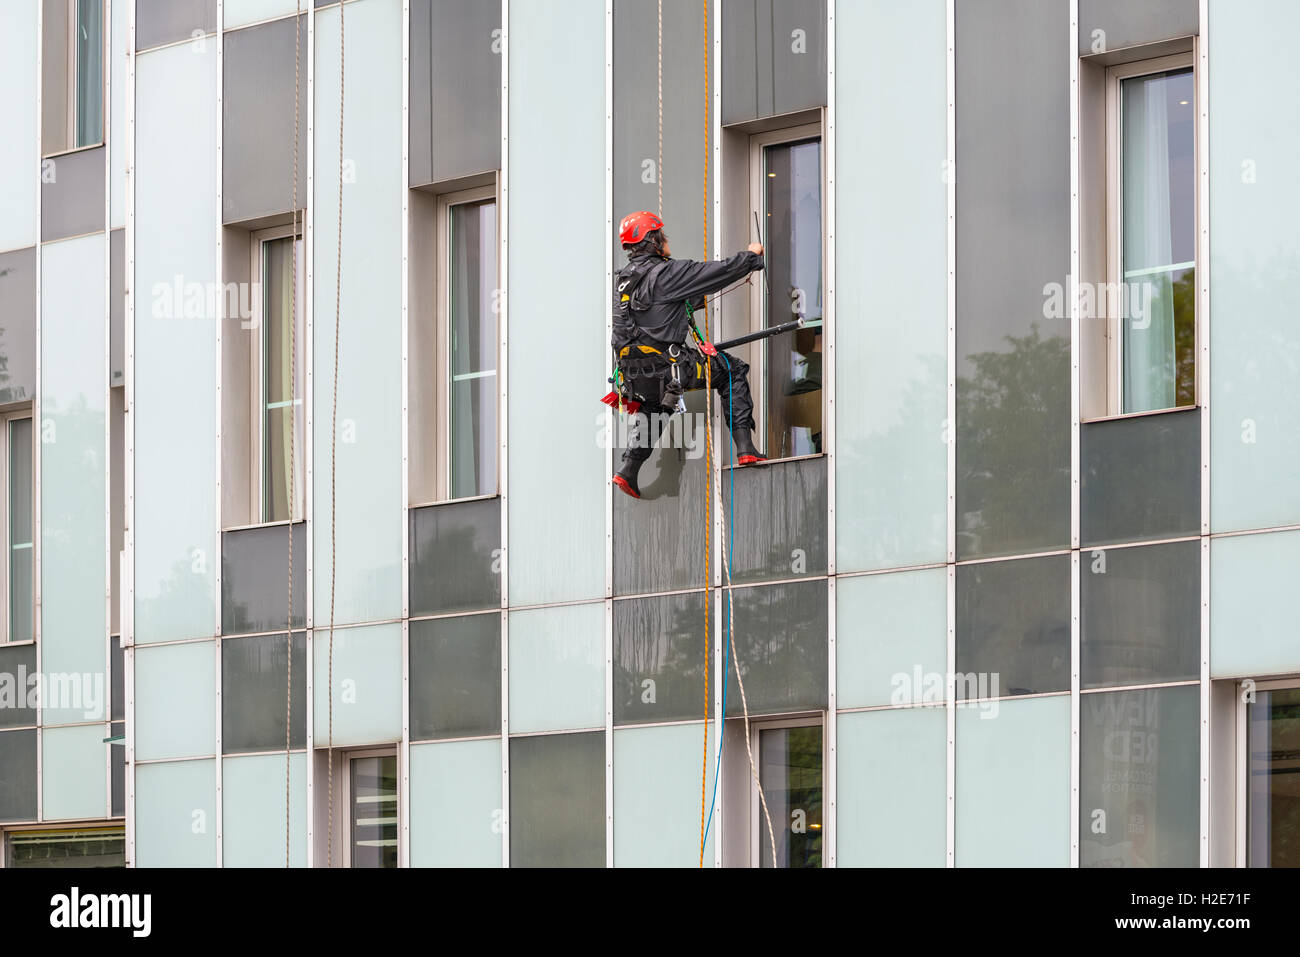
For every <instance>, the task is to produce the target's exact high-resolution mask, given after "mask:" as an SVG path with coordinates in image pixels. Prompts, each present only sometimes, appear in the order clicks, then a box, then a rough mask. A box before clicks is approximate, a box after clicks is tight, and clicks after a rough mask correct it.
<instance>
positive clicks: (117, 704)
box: [108, 635, 126, 721]
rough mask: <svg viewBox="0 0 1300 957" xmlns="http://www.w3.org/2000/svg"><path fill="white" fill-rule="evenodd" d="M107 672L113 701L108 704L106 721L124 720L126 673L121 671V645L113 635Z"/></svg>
mask: <svg viewBox="0 0 1300 957" xmlns="http://www.w3.org/2000/svg"><path fill="white" fill-rule="evenodd" d="M108 670H109V681H110V685H109V687H110V688H111V689H112V695H113V700H112V702H111V704H110V706H111V711H110V712H109V715H108V719H109V720H110V721H125V720H126V673H125V672H124V671H123V663H122V643H121V641H119V640H118V636H117V635H114V636H113V637H112V640H111V641H110V642H109V655H108Z"/></svg>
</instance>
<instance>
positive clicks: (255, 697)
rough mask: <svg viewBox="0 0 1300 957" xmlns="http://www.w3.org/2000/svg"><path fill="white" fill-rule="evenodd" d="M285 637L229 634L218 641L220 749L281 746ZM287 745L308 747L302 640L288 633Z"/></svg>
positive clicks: (229, 751) (237, 750)
mask: <svg viewBox="0 0 1300 957" xmlns="http://www.w3.org/2000/svg"><path fill="white" fill-rule="evenodd" d="M287 645H288V642H287V641H286V640H285V637H284V635H259V636H257V637H255V638H230V639H227V640H225V641H222V643H221V750H222V751H223V752H225V753H226V754H238V753H240V752H241V751H274V750H282V749H283V748H284V710H285V691H286V688H285V678H286V677H288V676H286V675H285V656H286V653H287V651H288V648H287ZM292 681H293V686H292V688H290V689H288V691H289V694H290V701H289V704H290V706H291V707H292V708H293V732H292V734H291V736H290V739H291V747H294V748H305V747H306V746H307V641H306V636H305V635H304V634H303V633H302V632H298V633H297V634H295V635H294V636H293V675H292Z"/></svg>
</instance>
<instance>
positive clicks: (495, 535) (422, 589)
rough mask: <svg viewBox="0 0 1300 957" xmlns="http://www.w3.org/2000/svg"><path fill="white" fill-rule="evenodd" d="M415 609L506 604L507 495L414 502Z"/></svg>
mask: <svg viewBox="0 0 1300 957" xmlns="http://www.w3.org/2000/svg"><path fill="white" fill-rule="evenodd" d="M410 514H411V539H410V548H411V593H410V594H411V614H413V615H437V614H444V613H446V612H451V611H478V610H481V609H484V608H499V607H501V500H500V499H499V498H491V499H483V500H480V501H476V502H450V503H447V504H444V505H431V506H428V507H426V508H413V509H411V511H410Z"/></svg>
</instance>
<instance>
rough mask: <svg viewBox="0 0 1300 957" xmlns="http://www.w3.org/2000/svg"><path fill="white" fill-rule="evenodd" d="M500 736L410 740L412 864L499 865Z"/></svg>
mask: <svg viewBox="0 0 1300 957" xmlns="http://www.w3.org/2000/svg"><path fill="white" fill-rule="evenodd" d="M500 821H501V739H500V738H492V739H489V740H484V741H449V742H442V743H439V744H413V745H411V866H412V867H500V866H501V827H500Z"/></svg>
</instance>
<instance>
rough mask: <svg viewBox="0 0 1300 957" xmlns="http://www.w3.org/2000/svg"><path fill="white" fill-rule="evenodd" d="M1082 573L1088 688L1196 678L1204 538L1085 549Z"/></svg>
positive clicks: (1084, 655) (1083, 661)
mask: <svg viewBox="0 0 1300 957" xmlns="http://www.w3.org/2000/svg"><path fill="white" fill-rule="evenodd" d="M1079 576H1080V578H1081V581H1080V585H1081V595H1082V600H1081V606H1080V612H1081V615H1080V624H1081V626H1082V636H1083V643H1082V667H1083V686H1084V687H1085V688H1104V687H1115V686H1119V685H1139V684H1155V683H1157V682H1161V681H1188V680H1195V679H1196V677H1197V676H1198V675H1199V674H1200V670H1201V669H1200V647H1201V543H1200V542H1199V541H1188V542H1171V543H1167V544H1164V545H1145V546H1142V547H1140V548H1112V549H1108V550H1100V551H1093V552H1091V553H1089V552H1086V551H1085V552H1084V553H1083V561H1082V562H1081V563H1080V569H1079Z"/></svg>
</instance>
